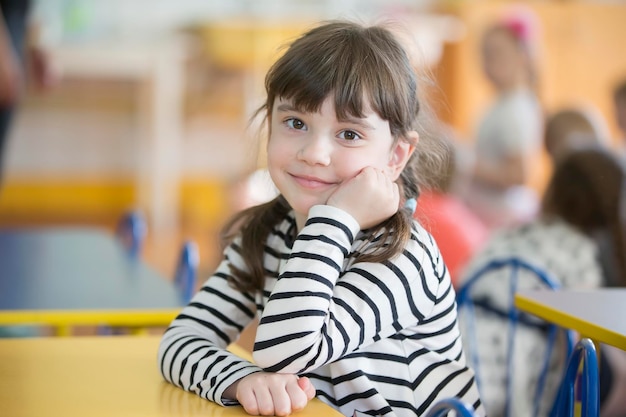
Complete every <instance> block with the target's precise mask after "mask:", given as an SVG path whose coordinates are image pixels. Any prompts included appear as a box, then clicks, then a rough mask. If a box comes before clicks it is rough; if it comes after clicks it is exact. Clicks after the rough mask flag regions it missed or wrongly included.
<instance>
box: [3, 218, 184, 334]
mask: <svg viewBox="0 0 626 417" xmlns="http://www.w3.org/2000/svg"><path fill="white" fill-rule="evenodd" d="M171 281H172V280H168V279H167V278H166V277H163V276H161V275H159V274H158V273H157V272H155V271H153V270H152V269H150V268H149V267H148V266H147V265H146V264H145V263H144V262H143V261H142V260H141V259H139V258H137V257H136V256H131V254H130V253H129V252H128V250H127V249H126V248H125V247H124V246H123V245H122V244H121V242H120V241H118V239H116V237H115V236H114V235H113V234H112V233H108V232H107V231H106V230H104V229H102V230H101V229H98V228H85V227H75V228H64V227H49V228H27V229H7V230H0V325H19V324H41V325H51V326H69V325H100V324H106V325H119V326H162V325H167V324H169V322H170V321H171V320H172V319H173V318H174V317H175V316H176V315H177V314H178V312H179V311H180V310H181V308H182V307H183V306H184V305H185V302H184V300H183V297H182V295H181V294H180V293H179V291H178V290H177V289H176V288H175V286H174V284H173V283H172V282H171Z"/></svg>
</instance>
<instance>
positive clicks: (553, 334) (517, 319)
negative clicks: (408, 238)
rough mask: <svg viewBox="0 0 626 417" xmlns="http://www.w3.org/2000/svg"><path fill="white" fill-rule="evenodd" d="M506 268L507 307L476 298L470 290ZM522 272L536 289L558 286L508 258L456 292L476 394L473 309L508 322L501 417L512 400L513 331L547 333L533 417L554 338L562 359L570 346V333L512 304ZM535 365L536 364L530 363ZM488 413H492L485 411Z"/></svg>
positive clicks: (493, 263)
mask: <svg viewBox="0 0 626 417" xmlns="http://www.w3.org/2000/svg"><path fill="white" fill-rule="evenodd" d="M504 268H508V271H509V281H508V293H507V297H508V298H507V300H505V304H506V306H507V307H506V308H505V309H502V308H501V307H497V306H494V305H492V304H490V303H489V302H488V301H487V300H484V299H482V300H481V299H479V298H475V297H474V295H473V294H472V291H473V289H474V287H475V286H476V284H477V283H478V282H480V280H481V279H483V278H484V277H486V276H488V275H489V274H490V273H492V272H495V271H497V270H499V269H504ZM520 271H525V272H528V273H530V274H531V275H532V276H534V277H535V278H536V282H535V283H533V284H532V285H535V286H537V287H538V288H541V287H544V288H545V287H547V288H551V289H557V288H558V287H559V286H560V285H559V284H558V282H557V281H556V280H554V279H553V278H551V277H549V276H548V274H547V273H546V272H545V271H543V270H542V269H540V268H538V267H537V266H535V265H532V264H531V263H529V262H526V261H524V260H522V259H519V258H517V257H507V258H501V259H494V260H492V261H490V262H488V263H486V264H485V265H484V266H482V267H480V268H479V269H477V270H476V271H475V272H474V273H473V274H472V275H471V276H470V277H469V278H468V279H467V280H466V281H465V282H464V283H462V284H461V286H460V288H459V290H458V292H457V298H456V300H457V306H458V311H459V320H463V323H467V328H466V329H465V331H464V335H463V337H464V339H465V342H466V350H467V352H466V353H467V355H468V359H469V362H470V365H471V366H472V367H473V369H474V371H475V373H476V383H477V385H478V389H479V391H480V390H481V385H482V383H481V377H480V372H481V371H480V360H479V354H478V353H479V350H480V347H479V344H478V341H477V338H476V334H477V329H476V320H475V309H476V308H479V309H483V310H486V311H489V312H490V313H493V314H495V315H498V316H500V317H501V318H502V319H503V320H506V321H507V334H506V363H505V365H504V366H505V369H506V371H505V390H506V395H505V398H504V414H503V415H504V417H511V415H512V408H511V407H512V401H513V399H512V398H513V377H514V375H515V369H513V368H514V366H513V362H514V361H513V359H514V357H515V336H516V330H517V328H518V326H519V325H522V326H533V327H538V328H542V329H546V331H547V347H546V351H545V356H544V359H543V363H542V364H539V366H541V368H540V373H539V380H538V383H537V387H536V391H535V395H534V399H533V410H534V412H533V415H538V412H539V407H540V404H541V401H542V395H543V391H544V386H545V382H546V378H547V374H548V368H549V365H550V359H551V355H552V351H553V350H554V346H555V343H556V340H557V336H558V335H559V333H560V332H562V333H563V334H564V335H565V339H566V342H565V346H566V347H565V349H566V350H565V352H564V355H563V357H568V356H569V355H570V353H571V350H572V347H573V340H574V337H573V333H572V332H570V331H566V330H563V329H561V328H560V327H558V326H556V325H552V324H548V323H544V322H541V321H539V320H538V319H534V318H531V317H530V316H528V315H526V314H524V313H522V312H520V311H519V310H518V309H517V308H516V307H515V305H514V295H515V292H516V291H517V288H518V285H519V273H520ZM532 365H533V366H535V364H532ZM487 412H488V413H490V412H493V411H491V410H487Z"/></svg>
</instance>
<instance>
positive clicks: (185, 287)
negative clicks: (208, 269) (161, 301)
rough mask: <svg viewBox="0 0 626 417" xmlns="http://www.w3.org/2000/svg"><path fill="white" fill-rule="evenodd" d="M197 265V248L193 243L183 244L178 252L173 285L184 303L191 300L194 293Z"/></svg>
mask: <svg viewBox="0 0 626 417" xmlns="http://www.w3.org/2000/svg"><path fill="white" fill-rule="evenodd" d="M199 263H200V255H199V253H198V246H197V245H196V243H195V242H193V241H187V242H185V243H184V244H183V247H182V249H181V251H180V256H179V258H178V264H177V265H176V273H175V275H174V284H175V285H176V287H177V288H178V290H179V291H180V293H181V294H182V296H183V299H184V301H185V302H188V301H189V300H191V297H193V294H194V292H195V289H196V279H197V278H196V276H197V273H198V264H199Z"/></svg>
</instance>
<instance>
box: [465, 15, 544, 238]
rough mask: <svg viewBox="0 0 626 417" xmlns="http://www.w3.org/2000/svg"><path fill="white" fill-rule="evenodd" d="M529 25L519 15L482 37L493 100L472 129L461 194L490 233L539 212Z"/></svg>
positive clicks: (538, 128)
mask: <svg viewBox="0 0 626 417" xmlns="http://www.w3.org/2000/svg"><path fill="white" fill-rule="evenodd" d="M532 22H533V20H532V19H531V15H530V14H527V13H521V11H520V12H519V13H517V14H515V15H513V16H511V17H507V18H506V19H502V20H501V21H498V22H496V23H495V24H493V25H492V26H490V27H489V28H488V30H487V31H486V32H485V34H484V35H483V38H482V44H481V46H482V62H483V70H484V73H485V76H486V77H487V79H488V80H489V82H490V83H491V85H492V86H493V88H494V90H495V92H496V95H497V96H496V100H495V101H494V103H493V104H492V106H491V107H490V108H489V110H488V111H487V113H486V114H485V115H484V117H483V118H482V119H481V120H480V124H479V126H478V129H477V131H476V137H475V145H474V157H475V163H474V164H473V167H472V168H471V170H470V172H468V177H469V179H470V182H469V187H468V189H467V190H466V192H465V194H466V200H467V204H468V206H469V207H470V208H472V209H473V210H474V211H475V212H476V214H477V215H478V216H479V217H480V218H481V219H482V221H483V222H484V223H485V224H487V225H488V226H490V228H492V229H495V228H499V227H502V226H509V225H514V224H519V223H520V222H524V221H526V220H529V219H531V218H532V217H534V215H535V214H536V211H537V209H538V197H537V194H536V192H535V191H534V190H533V189H532V188H531V187H529V186H528V185H529V183H531V182H532V181H531V179H532V178H531V177H532V171H531V163H532V161H533V159H534V158H536V157H538V155H539V152H540V150H541V137H542V129H543V116H542V110H541V106H540V104H539V100H538V98H537V95H536V91H535V90H536V86H535V83H536V80H535V79H536V71H535V68H534V59H533V58H534V54H533V51H532V49H533V46H534V43H533V41H534V36H533V25H532Z"/></svg>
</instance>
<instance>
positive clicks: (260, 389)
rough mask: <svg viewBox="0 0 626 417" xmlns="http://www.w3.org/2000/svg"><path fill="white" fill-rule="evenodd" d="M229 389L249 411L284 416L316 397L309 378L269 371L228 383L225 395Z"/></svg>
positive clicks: (253, 413)
mask: <svg viewBox="0 0 626 417" xmlns="http://www.w3.org/2000/svg"><path fill="white" fill-rule="evenodd" d="M232 390H235V391H236V395H235V397H236V398H237V401H239V403H240V404H241V405H242V407H243V408H244V410H246V412H247V413H248V414H252V415H262V416H273V415H276V416H287V415H289V414H291V413H293V412H295V411H298V410H301V409H303V408H304V407H305V406H306V405H307V403H308V402H309V400H311V399H312V398H313V397H315V388H314V387H313V384H312V383H311V381H309V378H306V377H300V378H298V377H297V376H296V375H292V374H276V373H271V372H258V373H255V374H251V375H248V376H246V377H244V378H242V379H241V380H239V381H238V382H236V383H235V384H233V385H232V386H230V387H229V388H228V389H227V390H226V392H225V393H224V395H225V396H228V393H229V392H231V391H232Z"/></svg>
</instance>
